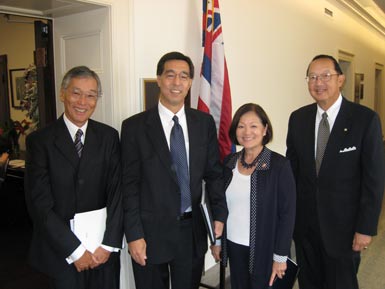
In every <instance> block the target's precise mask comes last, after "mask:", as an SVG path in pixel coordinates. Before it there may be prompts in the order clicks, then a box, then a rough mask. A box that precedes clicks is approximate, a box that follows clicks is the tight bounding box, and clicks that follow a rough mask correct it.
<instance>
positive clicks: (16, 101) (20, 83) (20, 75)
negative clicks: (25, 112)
mask: <svg viewBox="0 0 385 289" xmlns="http://www.w3.org/2000/svg"><path fill="white" fill-rule="evenodd" d="M24 71H25V68H18V69H10V70H9V82H10V84H11V85H10V87H9V88H10V93H9V95H10V96H11V103H12V107H13V108H15V109H21V101H22V100H23V98H24V94H25V80H24Z"/></svg>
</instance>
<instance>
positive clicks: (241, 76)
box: [127, 0, 385, 153]
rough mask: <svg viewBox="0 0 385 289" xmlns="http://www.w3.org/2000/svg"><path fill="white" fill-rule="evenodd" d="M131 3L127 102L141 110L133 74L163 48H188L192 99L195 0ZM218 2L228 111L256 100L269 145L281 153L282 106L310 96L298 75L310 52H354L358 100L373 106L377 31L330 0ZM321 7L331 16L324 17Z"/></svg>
mask: <svg viewBox="0 0 385 289" xmlns="http://www.w3.org/2000/svg"><path fill="white" fill-rule="evenodd" d="M132 7H133V10H132V11H131V12H130V13H129V15H131V17H132V24H133V26H132V27H131V28H132V32H133V39H132V40H133V43H132V45H133V47H132V49H133V57H134V58H133V59H132V62H131V63H130V66H133V74H132V75H131V76H132V77H131V79H130V84H131V85H134V86H135V96H130V97H131V98H132V97H134V98H136V99H137V101H136V102H135V109H136V110H138V111H139V110H140V109H141V107H140V100H141V91H140V79H141V78H148V77H155V68H156V64H157V61H158V59H159V58H160V57H161V56H162V55H163V54H164V53H166V52H168V51H171V50H179V51H181V52H184V53H186V54H188V55H189V56H190V57H191V58H192V59H193V61H194V63H195V66H196V68H197V72H196V75H195V76H196V77H195V81H194V85H193V89H192V98H193V100H192V105H193V106H195V105H196V97H197V95H198V92H199V70H200V65H201V58H202V49H201V46H200V45H201V18H202V15H201V13H202V12H201V10H202V8H201V1H190V0H167V1H165V0H164V1H154V0H133V1H132ZM220 8H221V17H222V25H223V33H224V41H225V53H226V58H227V64H228V69H229V77H230V86H231V92H232V100H233V111H235V110H236V109H237V108H238V107H239V106H240V105H242V104H244V103H246V102H256V103H258V104H260V105H262V107H264V108H265V110H266V111H267V113H268V114H269V116H270V118H271V121H272V124H273V127H274V133H275V136H274V141H273V142H272V144H271V145H270V147H271V148H273V149H275V150H277V151H279V152H281V153H284V152H285V138H286V132H287V121H288V117H289V115H290V113H291V112H292V111H293V110H294V109H296V108H298V107H300V106H302V105H305V104H307V103H310V102H312V99H311V97H310V96H309V94H308V92H307V86H306V83H305V81H304V77H305V70H306V68H307V65H308V63H309V62H310V60H311V58H312V57H313V56H315V55H316V54H320V53H326V54H331V55H333V56H335V57H337V58H338V51H339V50H343V51H347V52H349V53H352V54H354V55H355V57H354V67H355V71H356V72H359V73H364V74H365V93H364V94H365V98H364V99H363V101H362V104H364V105H367V106H369V107H373V106H374V99H373V95H374V63H375V62H378V63H381V64H385V38H384V37H383V36H381V35H380V34H379V33H378V32H376V31H374V30H372V29H371V28H370V27H369V26H368V25H366V24H363V22H360V20H358V19H356V18H355V16H353V15H351V14H350V13H348V12H347V11H346V10H345V9H344V8H343V7H341V6H340V5H338V4H337V3H336V2H335V1H324V0H323V1H322V0H312V1H304V0H291V1H287V0H272V1H254V0H237V1H232V0H222V1H220ZM324 8H328V9H330V10H332V11H333V12H334V17H333V18H330V17H328V16H325V15H324ZM349 97H350V96H349ZM138 100H139V102H138ZM138 105H139V106H138ZM131 111H132V108H131ZM127 116H129V114H127Z"/></svg>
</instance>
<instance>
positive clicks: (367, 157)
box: [286, 98, 384, 257]
mask: <svg viewBox="0 0 385 289" xmlns="http://www.w3.org/2000/svg"><path fill="white" fill-rule="evenodd" d="M316 112H317V105H316V104H315V103H314V104H311V105H308V106H305V107H302V108H300V109H298V110H297V111H294V112H293V113H292V115H291V116H290V120H289V130H288V135H287V153H286V154H287V157H288V158H289V159H290V161H291V164H292V168H293V171H294V175H295V178H296V183H297V215H296V225H295V230H294V239H295V241H296V242H301V239H302V237H303V236H304V234H305V233H306V230H307V228H308V226H309V224H310V223H309V222H310V220H312V216H314V214H317V215H316V216H317V217H318V220H319V226H320V232H321V236H322V241H323V243H324V245H325V249H326V250H327V253H328V254H330V255H331V256H334V257H338V256H342V255H345V256H346V254H349V252H351V248H352V241H353V236H354V233H355V232H358V233H361V234H366V235H371V236H373V235H376V233H377V224H378V217H379V214H380V211H381V203H382V195H383V192H384V146H383V143H382V132H381V124H380V120H379V118H378V115H377V114H376V113H375V112H373V111H372V110H370V109H368V108H367V107H364V106H361V105H358V104H355V103H352V102H350V101H347V100H346V99H345V98H343V100H342V104H341V109H340V111H339V113H338V115H337V118H336V120H335V123H334V126H333V128H332V131H331V134H330V137H329V141H328V144H327V147H326V150H325V155H324V158H323V161H322V165H321V168H320V172H319V175H318V177H317V176H316V170H315V157H314V148H315V140H314V131H315V129H314V126H315V117H316Z"/></svg>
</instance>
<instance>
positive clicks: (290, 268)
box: [272, 258, 299, 289]
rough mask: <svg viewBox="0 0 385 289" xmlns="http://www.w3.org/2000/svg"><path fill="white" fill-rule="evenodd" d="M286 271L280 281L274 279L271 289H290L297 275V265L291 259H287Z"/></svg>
mask: <svg viewBox="0 0 385 289" xmlns="http://www.w3.org/2000/svg"><path fill="white" fill-rule="evenodd" d="M286 265H287V269H286V271H285V275H284V276H283V278H282V279H280V278H276V279H275V281H274V283H273V287H272V288H273V289H292V288H293V286H294V283H295V280H296V279H297V275H298V270H299V268H298V265H297V263H295V262H294V261H293V260H292V259H290V258H287V261H286Z"/></svg>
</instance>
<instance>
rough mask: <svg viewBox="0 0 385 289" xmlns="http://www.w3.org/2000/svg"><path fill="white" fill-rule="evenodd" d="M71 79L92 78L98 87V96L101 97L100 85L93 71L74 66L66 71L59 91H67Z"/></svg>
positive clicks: (85, 67) (84, 67)
mask: <svg viewBox="0 0 385 289" xmlns="http://www.w3.org/2000/svg"><path fill="white" fill-rule="evenodd" d="M72 78H93V79H95V80H96V83H97V85H98V96H102V84H101V82H100V78H99V76H98V75H97V74H96V72H95V71H93V70H91V69H89V68H88V67H87V66H76V67H74V68H71V69H70V70H68V71H67V73H66V74H65V75H64V77H63V81H62V82H61V89H63V90H64V89H67V88H68V85H69V84H70V82H71V79H72Z"/></svg>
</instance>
